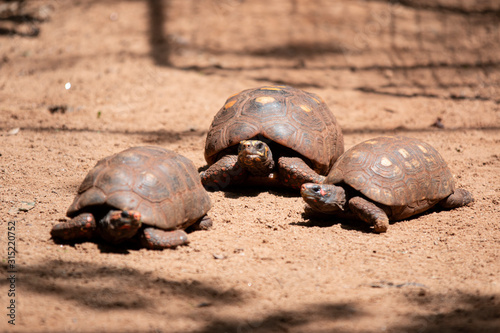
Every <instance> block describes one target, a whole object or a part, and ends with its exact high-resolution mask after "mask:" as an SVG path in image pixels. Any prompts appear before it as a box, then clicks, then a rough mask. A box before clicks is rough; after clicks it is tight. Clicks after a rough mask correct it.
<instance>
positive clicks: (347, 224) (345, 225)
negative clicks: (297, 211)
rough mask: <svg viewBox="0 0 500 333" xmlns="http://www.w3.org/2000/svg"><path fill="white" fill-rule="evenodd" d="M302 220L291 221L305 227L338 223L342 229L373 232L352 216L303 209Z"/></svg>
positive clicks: (324, 226)
mask: <svg viewBox="0 0 500 333" xmlns="http://www.w3.org/2000/svg"><path fill="white" fill-rule="evenodd" d="M302 218H303V221H298V222H291V223H290V225H292V226H301V227H307V228H330V227H332V226H334V225H336V224H340V226H341V228H342V229H344V230H355V231H359V232H363V233H373V230H372V228H371V227H370V226H369V225H368V224H367V223H365V222H363V221H361V220H359V219H356V218H355V217H354V216H345V217H342V216H334V215H328V214H322V213H318V212H312V211H305V212H303V213H302Z"/></svg>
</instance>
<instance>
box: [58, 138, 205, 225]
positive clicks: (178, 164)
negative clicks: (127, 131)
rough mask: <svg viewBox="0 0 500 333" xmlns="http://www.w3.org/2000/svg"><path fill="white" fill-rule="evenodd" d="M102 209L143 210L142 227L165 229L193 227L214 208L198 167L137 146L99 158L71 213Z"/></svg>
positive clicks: (172, 154)
mask: <svg viewBox="0 0 500 333" xmlns="http://www.w3.org/2000/svg"><path fill="white" fill-rule="evenodd" d="M100 205H108V206H111V207H114V208H116V209H120V210H123V209H132V210H138V211H139V212H141V216H142V221H143V223H145V224H147V225H151V226H155V227H158V228H161V229H166V230H168V229H181V228H185V227H187V226H189V225H190V224H192V223H194V222H196V221H197V220H198V219H199V218H200V217H202V216H203V215H205V214H206V213H207V212H208V210H209V209H210V207H211V204H210V198H209V196H208V194H207V193H206V191H205V189H204V188H203V186H202V185H201V181H200V178H199V175H198V172H197V170H196V168H195V166H194V165H193V163H192V162H191V161H190V160H188V159H187V158H185V157H184V156H182V155H179V154H177V153H175V152H173V151H169V150H166V149H163V148H160V147H133V148H129V149H127V150H124V151H122V152H120V153H118V154H115V155H113V156H109V157H106V158H104V159H102V160H100V161H99V162H98V163H97V164H96V166H95V167H94V168H93V169H92V170H90V172H89V173H88V174H87V176H86V177H85V179H84V181H83V182H82V184H81V185H80V187H79V189H78V194H77V196H76V198H75V200H74V201H73V203H72V205H71V206H70V207H69V209H68V211H67V215H68V216H69V217H74V216H76V215H78V214H79V213H80V212H82V211H92V209H93V207H95V206H100Z"/></svg>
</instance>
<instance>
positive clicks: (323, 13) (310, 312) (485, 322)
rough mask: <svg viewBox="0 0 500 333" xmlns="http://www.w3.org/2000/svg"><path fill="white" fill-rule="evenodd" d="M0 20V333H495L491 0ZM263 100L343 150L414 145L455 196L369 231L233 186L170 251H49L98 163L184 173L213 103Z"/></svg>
mask: <svg viewBox="0 0 500 333" xmlns="http://www.w3.org/2000/svg"><path fill="white" fill-rule="evenodd" d="M4 4H6V2H5V1H0V5H4ZM0 14H1V15H2V16H1V17H0V18H3V19H2V20H0V142H1V144H0V154H1V156H0V229H1V232H0V237H1V241H0V244H1V247H0V256H1V259H2V261H1V265H2V276H1V279H0V291H1V292H0V308H1V309H2V311H1V317H0V318H1V319H0V331H2V332H193V333H194V332H498V329H499V327H500V284H499V276H500V227H499V222H500V221H499V220H500V208H499V206H498V204H499V201H500V198H499V195H500V185H499V184H500V173H499V170H500V105H499V104H500V89H499V83H500V65H499V64H500V26H499V23H498V22H499V15H500V4H499V2H498V1H496V0H490V1H487V0H483V1H473V0H461V1H459V0H439V1H430V0H429V1H427V0H421V1H418V0H415V1H399V2H398V1H347V0H339V1H319V0H314V1H305V0H304V1H302V0H295V1H292V0H290V1H285V0H278V1H260V0H259V1H257V0H255V1H243V0H241V1H237V0H207V1H194V0H193V1H184V0H178V1H173V0H172V1H166V0H165V1H154V0H150V1H146V0H144V1H138V0H136V1H133V0H130V1H118V0H104V1H103V0H101V1H96V0H85V1H69V0H53V1H42V0H40V1H27V2H26V3H25V6H24V7H23V8H21V12H12V13H9V12H8V10H5V9H4V10H3V11H0ZM274 83H280V84H289V85H293V86H296V87H299V88H302V89H305V90H308V91H312V92H314V93H317V94H319V95H320V96H322V97H323V99H324V100H325V101H326V103H327V104H328V105H329V106H330V108H331V109H332V111H333V112H334V114H335V115H336V117H337V120H338V121H339V123H340V124H341V126H342V128H343V130H344V136H345V146H346V148H349V147H351V146H353V145H354V144H356V143H358V142H360V141H362V140H365V139H369V138H372V137H375V136H378V135H382V134H402V135H408V136H414V137H417V138H420V139H422V140H425V141H427V142H428V143H430V144H432V145H433V146H434V147H435V148H436V149H437V150H438V151H440V153H441V154H442V155H443V157H444V158H445V160H446V161H447V162H448V163H449V166H450V168H451V170H452V172H453V174H454V176H455V178H456V182H457V184H458V186H459V187H462V188H465V189H467V190H469V191H470V192H472V193H473V195H474V197H475V200H476V201H475V202H474V204H473V205H470V206H467V207H462V208H459V209H455V210H451V211H431V212H428V213H427V214H423V215H421V216H418V217H416V218H412V219H409V220H406V221H402V222H398V223H394V224H392V225H391V226H390V229H389V231H388V232H387V233H386V234H380V235H379V234H374V233H372V232H370V230H369V229H368V228H367V227H366V226H365V225H363V224H362V223H360V222H355V221H347V220H342V219H336V220H328V219H324V220H323V219H319V220H309V219H307V218H306V217H304V216H303V215H302V213H303V208H304V204H303V201H302V199H301V198H300V197H299V196H298V195H297V193H293V192H292V193H291V192H286V191H281V190H276V189H266V188H257V189H255V188H254V189H242V190H239V191H238V190H233V191H228V192H211V193H210V197H211V199H212V202H213V208H212V209H211V211H210V212H209V214H210V216H211V217H212V218H213V220H214V223H215V224H214V228H213V229H212V230H210V231H197V232H193V233H191V234H189V238H190V241H191V243H190V244H189V245H188V246H183V247H179V248H177V249H175V250H165V251H149V250H145V249H140V250H137V249H127V248H123V247H121V248H113V247H109V246H104V245H102V244H96V243H91V242H88V243H82V244H76V245H75V246H69V245H57V244H55V243H54V242H53V241H52V240H50V235H49V231H50V229H51V227H52V226H53V225H54V224H55V223H57V222H59V221H61V220H63V221H64V220H66V217H65V212H66V209H67V207H68V206H69V205H70V204H71V202H72V200H73V197H74V195H75V193H76V189H77V187H78V186H79V184H80V182H81V181H82V180H83V178H84V176H85V174H86V173H87V172H88V171H89V170H90V169H91V168H92V167H93V166H94V165H95V163H96V162H97V161H98V160H99V159H101V158H103V157H105V156H107V155H110V154H113V153H116V152H118V151H121V150H123V149H125V148H128V147H131V146H137V145H146V144H147V145H158V146H162V147H165V148H168V149H172V150H175V151H177V152H179V153H181V154H183V155H185V156H186V157H188V158H190V159H191V160H192V161H193V162H194V164H195V165H196V167H198V168H199V167H203V166H205V165H206V162H205V161H204V159H203V147H204V142H205V137H206V133H207V129H208V127H209V125H210V123H211V121H212V119H213V116H214V115H215V113H216V112H217V111H218V110H219V109H220V107H221V106H222V105H223V104H224V101H225V100H226V98H227V97H228V96H230V95H232V94H233V93H236V92H238V91H241V90H243V89H246V88H251V87H257V86H260V85H264V84H274ZM438 118H439V119H440V121H439V122H440V126H439V127H436V126H432V125H433V124H435V123H436V121H437V120H438ZM441 125H442V126H441ZM9 227H14V228H11V229H10V233H9V232H8V231H9ZM9 240H10V241H12V242H15V249H16V252H15V255H10V252H12V251H11V249H9V244H11V243H9ZM11 245H12V244H11ZM9 256H10V257H12V258H9ZM9 259H10V260H13V261H8V260H9ZM10 264H12V265H13V266H10ZM9 271H13V272H9ZM11 275H14V276H15V280H12V281H9V279H8V278H9V277H10V276H11ZM11 282H12V283H11ZM9 290H10V291H9ZM11 292H14V293H15V295H9V294H10V293H11ZM12 300H13V301H14V302H15V303H14V304H15V309H14V311H13V312H12V313H13V314H14V317H13V319H12V318H11V317H9V316H7V315H8V314H10V313H11V311H10V309H7V307H8V306H10V304H11V302H12ZM9 320H14V321H13V323H15V326H14V325H12V324H10V323H9Z"/></svg>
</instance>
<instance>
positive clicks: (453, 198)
mask: <svg viewBox="0 0 500 333" xmlns="http://www.w3.org/2000/svg"><path fill="white" fill-rule="evenodd" d="M473 201H474V198H473V197H472V194H471V193H470V192H469V191H467V190H464V189H462V188H457V189H455V192H453V193H452V194H450V195H449V196H448V197H446V198H445V199H443V200H441V201H440V202H439V205H440V206H441V207H443V208H446V209H452V208H457V207H462V206H465V205H467V204H470V203H471V202H473Z"/></svg>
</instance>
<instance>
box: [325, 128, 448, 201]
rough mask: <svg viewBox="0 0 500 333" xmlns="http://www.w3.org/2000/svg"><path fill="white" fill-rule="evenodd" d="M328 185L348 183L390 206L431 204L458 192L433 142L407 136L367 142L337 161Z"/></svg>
mask: <svg viewBox="0 0 500 333" xmlns="http://www.w3.org/2000/svg"><path fill="white" fill-rule="evenodd" d="M325 183H326V184H339V183H346V184H347V185H349V186H351V187H353V188H354V189H356V190H358V191H360V192H361V193H362V194H364V195H365V196H366V197H368V198H369V199H371V200H373V201H375V202H378V203H381V204H384V205H387V206H412V207H419V210H422V209H425V208H426V207H431V206H432V205H433V204H435V203H436V202H438V201H440V200H441V199H444V198H446V197H447V196H449V195H450V194H452V193H453V192H454V191H455V183H454V180H453V176H452V174H451V171H450V169H449V168H448V166H447V164H446V162H445V161H444V160H443V158H442V157H441V155H440V154H439V153H438V152H437V150H436V149H434V148H433V147H432V146H430V145H429V144H427V143H425V142H422V141H420V140H417V139H414V138H408V137H403V136H384V137H379V138H375V139H371V140H367V141H364V142H362V143H360V144H358V145H356V146H354V147H352V148H351V149H349V150H348V151H346V152H345V153H344V154H343V155H342V156H341V157H340V158H339V159H338V160H337V162H336V163H335V164H334V166H333V167H332V170H331V171H330V173H329V174H328V176H327V178H326V180H325Z"/></svg>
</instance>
